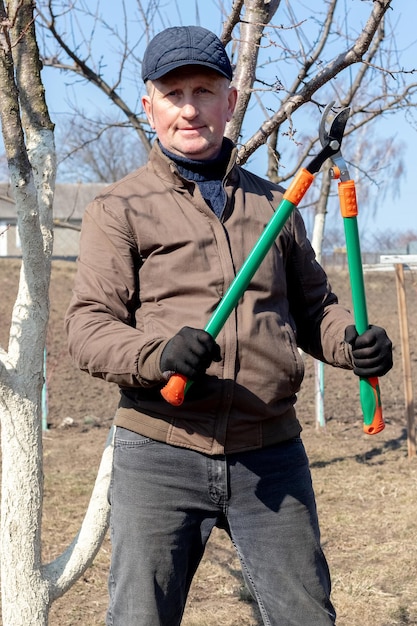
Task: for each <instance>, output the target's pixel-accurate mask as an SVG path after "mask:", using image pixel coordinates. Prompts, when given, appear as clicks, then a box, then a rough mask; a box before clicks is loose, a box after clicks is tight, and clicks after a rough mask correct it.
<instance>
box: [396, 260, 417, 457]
mask: <svg viewBox="0 0 417 626" xmlns="http://www.w3.org/2000/svg"><path fill="white" fill-rule="evenodd" d="M395 276H396V281H397V300H398V312H399V317H400V335H401V348H402V350H401V352H402V362H403V371H404V390H405V407H406V416H407V444H408V457H409V458H412V457H414V456H415V455H416V429H415V424H414V399H413V386H412V380H411V359H410V341H409V335H408V320H407V302H406V297H405V283H404V265H403V264H402V263H396V264H395Z"/></svg>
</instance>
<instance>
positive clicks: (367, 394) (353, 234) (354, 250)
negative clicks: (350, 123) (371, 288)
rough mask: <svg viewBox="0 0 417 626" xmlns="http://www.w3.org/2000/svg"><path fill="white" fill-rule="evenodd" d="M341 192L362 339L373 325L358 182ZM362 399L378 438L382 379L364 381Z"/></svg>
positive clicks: (370, 430) (367, 424)
mask: <svg viewBox="0 0 417 626" xmlns="http://www.w3.org/2000/svg"><path fill="white" fill-rule="evenodd" d="M338 191H339V200H340V210H341V213H342V217H343V225H344V230H345V238H346V251H347V259H348V267H349V277H350V284H351V289H352V303H353V313H354V318H355V326H356V330H357V332H358V334H359V335H361V334H362V333H364V332H365V331H366V330H367V329H368V328H369V324H368V313H367V308H366V297H365V285H364V280H363V269H362V257H361V249H360V242H359V232H358V223H357V214H358V209H357V201H356V190H355V183H354V181H353V180H347V181H342V182H340V183H339V185H338ZM359 396H360V401H361V406H362V413H363V429H364V432H365V433H367V434H368V435H376V434H377V433H379V432H380V431H381V430H383V429H384V428H385V423H384V419H383V416H382V405H381V395H380V390H379V382H378V378H360V379H359Z"/></svg>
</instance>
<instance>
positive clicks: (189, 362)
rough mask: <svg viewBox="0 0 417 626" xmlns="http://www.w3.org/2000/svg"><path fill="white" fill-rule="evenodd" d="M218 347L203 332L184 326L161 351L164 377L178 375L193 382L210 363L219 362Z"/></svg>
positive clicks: (209, 336)
mask: <svg viewBox="0 0 417 626" xmlns="http://www.w3.org/2000/svg"><path fill="white" fill-rule="evenodd" d="M220 360H221V356H220V347H219V346H218V344H217V343H216V342H215V341H214V339H213V337H212V336H211V335H209V333H207V332H206V331H205V330H199V329H196V328H189V327H188V326H184V328H181V330H180V331H179V332H178V333H177V334H176V335H174V337H173V338H172V339H170V341H168V343H167V345H166V346H165V348H164V349H163V351H162V354H161V361H160V367H161V370H162V372H164V376H166V375H167V374H168V375H169V374H172V373H178V374H182V375H183V376H186V377H187V378H189V379H191V380H193V379H195V378H197V377H198V376H201V375H202V374H204V372H205V371H206V369H207V368H208V366H209V365H210V363H211V362H212V361H220Z"/></svg>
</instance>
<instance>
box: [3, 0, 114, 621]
mask: <svg viewBox="0 0 417 626" xmlns="http://www.w3.org/2000/svg"><path fill="white" fill-rule="evenodd" d="M0 20H1V30H0V41H1V46H0V118H1V126H2V132H3V139H4V145H5V150H6V157H7V163H8V171H9V176H10V180H11V185H12V188H13V191H14V198H15V203H16V210H17V221H18V229H19V235H20V239H21V244H22V265H21V273H20V282H19V288H18V294H17V298H16V302H15V305H14V308H13V313H12V320H11V327H10V336H9V345H8V347H7V350H6V349H5V348H0V397H1V404H0V418H1V449H2V493H1V528H0V535H1V546H2V549H1V556H0V559H1V591H2V616H3V624H4V625H5V626H6V625H7V626H22V624H33V625H34V626H35V625H39V626H44V625H46V624H47V621H48V609H49V606H50V604H51V602H52V601H53V600H54V599H56V598H57V597H59V596H60V595H62V593H64V591H65V590H66V589H68V587H69V586H71V584H72V583H73V582H74V581H75V580H76V579H77V578H78V577H79V576H80V575H81V573H82V572H83V571H84V570H85V569H86V567H87V566H88V564H89V563H91V561H92V560H93V558H94V556H95V553H96V552H97V550H98V548H99V546H100V544H101V541H102V537H103V534H104V532H105V531H106V528H107V514H108V505H107V503H106V499H105V498H106V496H105V494H104V492H102V490H101V476H102V473H103V472H102V473H101V474H99V477H98V479H97V486H96V489H95V492H94V497H93V498H92V502H91V504H90V506H89V509H88V511H87V515H86V519H85V523H84V525H83V527H82V528H81V530H80V533H79V536H78V537H77V538H76V539H75V540H74V542H73V544H72V545H71V546H70V547H69V548H68V550H66V552H65V554H63V555H62V556H61V557H59V558H58V559H56V560H55V561H54V562H53V563H50V564H48V565H43V564H42V562H41V520H42V504H43V469H42V466H43V464H42V425H41V423H42V420H41V414H40V412H41V409H40V407H41V406H42V402H41V393H42V386H43V355H44V347H45V339H46V329H47V323H48V315H49V299H48V290H49V282H50V259H51V252H52V243H53V237H52V200H53V192H54V183H55V169H56V166H55V146H54V138H53V124H52V123H51V120H50V118H49V114H48V110H47V107H46V104H45V97H44V90H43V86H42V82H41V79H40V70H41V63H40V59H39V52H38V48H37V42H36V37H35V29H34V19H33V3H32V1H31V0H9V2H8V3H7V6H6V5H5V4H4V2H3V0H0ZM105 465H106V466H107V467H108V462H106V463H105ZM107 482H108V477H106V480H105V481H104V484H105V486H104V488H105V489H107V486H106V485H107Z"/></svg>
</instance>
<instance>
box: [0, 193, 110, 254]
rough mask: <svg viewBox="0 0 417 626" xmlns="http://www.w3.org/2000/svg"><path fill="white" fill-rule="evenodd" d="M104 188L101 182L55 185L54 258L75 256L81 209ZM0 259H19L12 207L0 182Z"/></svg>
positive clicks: (14, 212)
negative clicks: (3, 257) (14, 257)
mask: <svg viewBox="0 0 417 626" xmlns="http://www.w3.org/2000/svg"><path fill="white" fill-rule="evenodd" d="M104 187H106V185H105V184H103V183H79V184H59V183H57V185H56V188H55V196H54V206H53V219H54V225H55V228H54V248H53V256H54V257H63V258H75V257H76V256H77V255H78V247H79V238H80V228H81V220H82V216H83V213H84V210H85V207H86V206H87V204H88V203H89V202H90V201H91V200H93V198H95V196H96V195H97V194H99V193H100V191H101V190H102V189H104ZM1 256H21V249H20V240H19V233H18V230H17V217H16V207H15V204H14V200H13V196H12V189H11V186H10V184H9V183H0V257H1Z"/></svg>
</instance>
